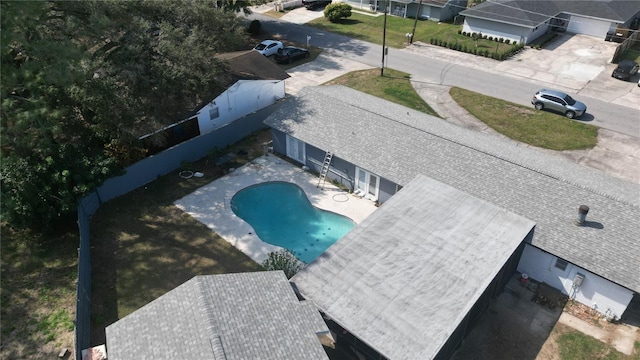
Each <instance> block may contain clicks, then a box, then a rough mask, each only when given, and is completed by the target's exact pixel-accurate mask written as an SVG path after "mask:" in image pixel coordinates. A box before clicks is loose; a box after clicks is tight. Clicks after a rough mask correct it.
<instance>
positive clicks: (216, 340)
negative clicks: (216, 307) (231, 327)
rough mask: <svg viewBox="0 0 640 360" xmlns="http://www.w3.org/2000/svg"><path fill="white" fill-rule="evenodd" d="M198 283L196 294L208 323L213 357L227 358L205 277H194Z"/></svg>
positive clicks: (217, 359) (207, 327) (208, 334)
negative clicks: (208, 297) (206, 289)
mask: <svg viewBox="0 0 640 360" xmlns="http://www.w3.org/2000/svg"><path fill="white" fill-rule="evenodd" d="M194 281H195V283H196V289H197V292H198V294H197V295H196V299H197V301H198V308H199V309H200V312H201V313H202V317H203V318H204V322H205V325H206V332H207V337H208V338H209V342H210V345H211V352H212V353H213V358H214V359H215V360H226V359H227V355H226V354H225V352H224V346H223V344H222V339H221V338H220V334H219V333H218V329H217V327H216V323H215V316H214V315H213V311H212V310H211V307H210V306H208V303H207V294H206V291H205V285H204V284H203V281H204V277H202V276H196V278H195V279H194Z"/></svg>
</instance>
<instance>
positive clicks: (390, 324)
mask: <svg viewBox="0 0 640 360" xmlns="http://www.w3.org/2000/svg"><path fill="white" fill-rule="evenodd" d="M533 227H534V223H533V222H532V221H531V220H528V219H525V218H523V217H521V216H518V215H515V214H513V213H510V212H508V211H506V210H504V209H500V208H498V207H497V206H494V205H492V204H490V203H488V202H485V201H483V200H480V199H477V198H474V197H473V196H471V195H469V194H465V193H463V192H461V191H458V190H456V189H455V188H452V187H450V186H448V185H445V184H443V183H440V182H437V181H435V180H433V179H430V178H428V177H426V176H424V175H418V176H417V177H416V179H414V180H413V181H411V182H410V183H409V184H408V185H407V186H405V187H404V188H403V189H402V190H400V191H399V192H398V193H397V194H396V195H395V196H393V197H392V198H391V199H390V200H389V201H387V202H385V203H384V205H383V206H382V207H381V208H380V209H378V210H376V211H375V212H374V213H373V214H371V215H370V216H369V217H368V218H366V219H365V220H364V221H363V222H362V224H361V225H360V226H358V227H356V228H355V229H354V230H353V231H351V232H350V233H348V234H347V235H345V237H343V238H342V239H340V240H339V241H338V242H337V243H335V244H334V245H333V246H331V247H330V248H329V249H328V250H327V251H326V252H325V253H323V254H322V255H321V256H320V257H319V258H318V259H317V260H315V261H314V262H312V263H311V264H309V265H308V266H307V267H306V268H304V269H303V270H302V271H300V272H299V273H298V274H297V275H296V276H294V277H293V278H292V279H291V281H292V282H294V283H295V284H296V286H297V288H298V289H299V290H300V292H301V293H302V295H303V296H304V297H305V298H307V299H309V300H310V301H313V302H314V303H315V304H316V305H317V306H318V307H319V308H320V309H322V310H323V311H324V312H325V313H327V315H329V316H330V317H331V318H332V319H334V320H335V321H336V322H338V323H339V324H340V325H342V326H343V327H344V328H346V329H347V330H348V331H350V332H351V333H353V334H354V335H356V336H357V337H358V339H360V340H362V341H363V342H365V343H368V344H371V345H372V346H374V347H375V349H376V350H377V351H378V352H380V353H381V354H382V355H384V356H385V357H386V358H389V359H433V358H434V357H435V356H436V355H437V354H438V351H439V350H440V349H441V348H442V346H443V345H444V344H445V343H446V341H447V340H448V338H449V336H450V335H451V334H452V333H453V332H454V330H456V328H457V327H458V325H459V324H460V322H461V321H462V320H463V319H464V317H465V316H466V315H467V313H468V312H469V311H470V310H471V308H472V307H473V306H474V304H475V303H476V302H477V300H478V299H479V298H480V296H481V295H482V293H483V292H484V291H485V289H486V288H487V287H488V285H489V283H490V282H491V281H492V280H493V278H494V277H495V276H496V275H497V274H498V273H499V271H500V269H501V267H502V266H503V264H504V263H505V262H506V261H507V260H508V259H509V257H510V256H511V255H512V253H513V252H514V251H515V250H516V249H517V248H518V246H519V245H520V243H521V242H522V241H524V239H525V237H526V236H527V234H529V232H530V231H531V229H533Z"/></svg>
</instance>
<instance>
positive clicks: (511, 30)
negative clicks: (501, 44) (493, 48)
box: [462, 18, 531, 43]
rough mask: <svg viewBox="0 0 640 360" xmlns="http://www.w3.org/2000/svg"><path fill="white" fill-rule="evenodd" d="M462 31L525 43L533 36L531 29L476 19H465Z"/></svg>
mask: <svg viewBox="0 0 640 360" xmlns="http://www.w3.org/2000/svg"><path fill="white" fill-rule="evenodd" d="M462 31H465V32H467V33H474V32H475V33H482V35H487V36H493V37H494V38H495V37H498V38H504V39H505V40H506V39H509V40H511V41H516V42H525V43H526V42H527V39H528V38H529V37H530V36H531V29H529V28H525V27H521V26H516V25H510V24H504V23H497V22H492V21H488V20H483V19H474V18H465V19H464V24H463V25H462Z"/></svg>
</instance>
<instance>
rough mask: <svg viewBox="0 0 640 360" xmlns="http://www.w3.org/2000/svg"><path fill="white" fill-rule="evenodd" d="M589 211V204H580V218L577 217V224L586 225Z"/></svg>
mask: <svg viewBox="0 0 640 360" xmlns="http://www.w3.org/2000/svg"><path fill="white" fill-rule="evenodd" d="M587 213H589V207H588V206H587V205H580V208H578V218H577V219H576V225H578V226H582V225H584V222H585V219H586V218H587Z"/></svg>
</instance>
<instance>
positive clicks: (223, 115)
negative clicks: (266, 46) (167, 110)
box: [196, 50, 289, 134]
mask: <svg viewBox="0 0 640 360" xmlns="http://www.w3.org/2000/svg"><path fill="white" fill-rule="evenodd" d="M216 58H218V59H220V60H226V61H228V62H229V66H230V70H231V72H232V74H234V75H236V77H237V79H238V80H237V81H236V82H235V83H234V84H232V85H231V86H229V87H228V88H227V90H225V91H224V92H223V93H222V94H219V95H217V96H216V97H215V98H213V100H211V101H210V102H209V103H208V104H206V105H205V106H204V107H202V108H201V109H200V110H198V111H197V112H196V116H197V117H198V125H199V128H200V133H201V134H206V133H208V132H211V131H212V130H214V129H216V128H219V127H221V126H224V125H226V124H228V123H230V122H231V121H234V120H236V119H239V118H241V117H243V116H246V115H248V114H251V113H253V112H255V111H258V110H260V109H264V108H265V107H267V106H269V105H272V104H274V103H275V102H276V101H278V100H280V99H283V98H284V97H285V90H284V89H285V84H284V80H285V79H287V78H288V77H289V74H287V73H286V72H285V71H284V70H282V69H281V68H280V67H279V66H278V65H276V64H274V63H273V62H272V61H271V60H269V59H267V58H265V57H264V56H262V55H260V54H259V53H257V52H256V51H252V50H249V51H241V52H235V53H226V54H221V55H218V56H216Z"/></svg>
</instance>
